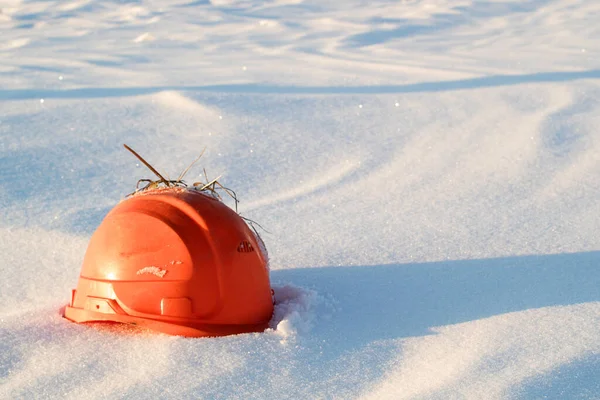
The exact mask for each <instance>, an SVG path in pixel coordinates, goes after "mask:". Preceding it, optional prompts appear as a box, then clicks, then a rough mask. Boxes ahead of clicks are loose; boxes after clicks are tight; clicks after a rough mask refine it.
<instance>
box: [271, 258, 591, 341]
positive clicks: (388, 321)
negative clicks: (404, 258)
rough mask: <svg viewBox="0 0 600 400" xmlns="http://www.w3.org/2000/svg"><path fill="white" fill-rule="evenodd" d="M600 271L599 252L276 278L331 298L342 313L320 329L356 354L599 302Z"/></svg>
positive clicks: (300, 272) (327, 270) (289, 273)
mask: <svg viewBox="0 0 600 400" xmlns="http://www.w3.org/2000/svg"><path fill="white" fill-rule="evenodd" d="M599 265H600V252H587V253H574V254H559V255H540V256H520V257H506V258H494V259H482V260H463V261H443V262H433V263H425V264H404V265H403V264H396V265H379V266H368V267H367V266H365V267H360V266H358V267H324V268H306V269H292V270H278V271H273V272H272V274H271V275H272V279H273V282H275V283H277V282H280V283H292V284H295V285H299V286H302V287H308V288H314V290H316V291H317V292H318V293H320V294H322V295H327V296H332V297H333V298H334V299H335V301H336V302H337V303H339V305H341V307H342V310H341V311H338V312H335V313H334V316H333V318H332V319H331V320H330V321H321V322H320V323H319V324H318V326H317V327H316V328H315V329H316V330H317V331H329V334H333V335H334V336H336V335H340V336H343V337H344V340H343V341H340V342H339V343H336V344H331V345H332V346H334V347H341V348H354V347H362V346H365V345H367V344H369V343H372V342H374V341H377V340H385V339H396V338H403V337H410V336H422V335H428V334H431V331H430V328H432V327H435V326H441V325H449V324H457V323H461V322H467V321H473V320H477V319H481V318H486V317H491V316H494V315H499V314H504V313H509V312H515V311H522V310H527V309H532V308H540V307H548V306H557V305H569V304H577V303H584V302H591V301H600V268H598V266H599ZM323 333H326V332H323ZM329 334H327V333H326V336H329ZM339 350H343V349H339Z"/></svg>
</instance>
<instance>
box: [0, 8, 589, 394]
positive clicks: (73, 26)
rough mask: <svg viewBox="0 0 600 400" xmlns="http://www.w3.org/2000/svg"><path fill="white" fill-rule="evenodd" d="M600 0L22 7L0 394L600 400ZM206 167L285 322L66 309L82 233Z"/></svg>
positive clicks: (4, 176)
mask: <svg viewBox="0 0 600 400" xmlns="http://www.w3.org/2000/svg"><path fill="white" fill-rule="evenodd" d="M599 22H600V3H599V2H598V1H595V0H494V1H479V0H405V1H391V0H390V1H384V0H375V1H361V0H343V1H342V0H339V1H317V0H265V1H258V0H239V1H238V0H212V1H208V0H199V1H194V0H175V1H166V0H155V1H142V0H140V1H134V0H132V1H125V0H121V1H100V0H76V1H41V0H38V1H20V0H0V271H1V273H0V276H1V278H0V398H2V399H21V398H22V399H30V398H67V399H83V398H90V399H92V398H107V399H114V398H132V399H137V398H139V399H141V398H170V399H181V398H203V399H229V398H231V399H355V398H356V399H448V398H466V399H513V398H514V399H534V398H535V399H537V398H548V399H597V398H600V128H599V127H600V23H599ZM123 143H127V144H129V145H130V146H132V147H133V148H134V149H136V150H137V151H138V152H140V153H141V154H142V155H144V156H145V157H146V159H148V160H149V161H150V162H151V163H152V164H153V165H155V166H156V167H157V168H158V169H159V170H160V171H164V172H166V173H168V174H170V175H171V176H176V175H177V174H178V173H179V172H180V171H182V170H183V169H184V168H185V166H187V164H188V163H189V162H191V161H192V160H193V159H194V158H195V157H196V156H197V155H198V154H199V153H200V152H201V150H202V149H203V148H204V147H206V148H207V150H206V153H205V155H204V156H203V157H202V159H201V162H200V164H201V165H200V166H199V167H197V168H196V169H194V170H193V171H192V172H191V173H190V176H189V179H190V180H193V179H195V178H197V177H198V174H199V173H200V171H201V167H206V168H207V171H208V172H209V174H210V175H212V176H213V177H216V176H219V175H223V177H222V178H221V181H222V182H223V183H224V184H226V185H227V186H229V187H231V188H234V189H235V190H236V191H237V193H238V195H239V197H240V199H241V203H240V211H241V212H242V214H243V215H245V216H247V217H249V218H252V219H253V220H256V221H258V222H259V223H260V224H261V225H263V226H264V227H265V228H266V229H267V230H268V231H269V232H270V234H265V235H263V236H264V239H265V242H266V244H267V247H268V249H269V252H270V255H271V267H272V272H271V278H272V281H273V284H274V286H275V287H276V295H277V298H278V300H279V305H278V308H277V311H276V315H275V317H274V321H273V326H274V327H275V329H271V330H269V331H267V332H265V333H261V334H246V335H238V336H231V337H224V338H217V339H191V340H190V339H184V338H178V337H169V336H165V335H159V334H158V335H157V334H135V333H127V332H120V331H111V330H97V329H93V328H89V327H86V326H80V325H76V324H72V323H69V322H67V321H66V320H64V319H62V318H61V317H60V308H61V307H62V306H64V305H65V304H66V303H67V302H68V300H69V296H70V289H71V288H73V287H75V285H76V283H77V278H78V274H79V269H80V265H81V261H82V258H83V254H84V252H85V249H86V246H87V242H88V240H89V238H90V235H91V234H92V232H93V231H94V229H95V228H96V227H97V226H98V224H99V223H100V221H101V220H102V218H103V216H104V215H105V214H106V213H107V212H108V210H110V209H111V208H112V207H113V206H114V205H115V204H116V203H117V202H118V201H119V200H120V199H122V198H123V197H124V196H125V195H126V194H127V193H129V192H131V191H132V189H133V187H134V185H135V182H136V181H137V179H139V178H147V177H151V174H150V173H149V172H148V171H147V170H146V169H145V168H144V167H143V166H142V165H139V163H138V162H136V160H135V159H134V158H133V157H132V156H131V154H129V153H128V152H126V151H125V150H124V149H123V147H122V144H123Z"/></svg>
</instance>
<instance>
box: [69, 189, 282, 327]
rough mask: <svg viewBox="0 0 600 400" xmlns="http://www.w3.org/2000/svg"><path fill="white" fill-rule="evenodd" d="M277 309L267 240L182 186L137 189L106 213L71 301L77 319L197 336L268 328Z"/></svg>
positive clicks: (204, 196) (208, 199)
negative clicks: (140, 190)
mask: <svg viewBox="0 0 600 400" xmlns="http://www.w3.org/2000/svg"><path fill="white" fill-rule="evenodd" d="M272 314H273V300H272V292H271V286H270V281H269V270H268V265H267V254H266V251H265V250H264V247H263V243H262V241H261V239H260V238H259V237H258V236H257V235H256V234H255V233H254V231H253V230H252V229H250V227H249V226H248V225H247V224H246V222H245V221H244V220H243V219H242V218H241V217H240V216H239V215H238V214H237V213H236V212H234V211H233V210H232V209H230V208H229V207H227V205H225V204H224V203H222V202H221V201H220V200H219V199H217V198H214V197H213V196H211V195H209V194H205V193H203V192H200V191H198V190H194V189H187V188H182V187H170V188H165V189H156V190H147V191H144V192H141V193H139V194H136V195H134V196H131V197H129V198H126V199H125V200H123V201H122V202H120V203H119V204H118V205H117V206H115V207H114V208H113V209H112V210H111V211H110V212H109V213H108V215H107V216H106V217H105V219H104V220H103V221H102V223H101V224H100V226H99V227H98V229H97V230H96V232H95V233H94V234H93V236H92V238H91V240H90V243H89V246H88V249H87V251H86V253H85V257H84V261H83V266H82V268H81V275H80V277H79V283H78V285H77V289H74V290H73V291H72V296H71V302H70V304H69V305H68V306H67V307H66V308H65V317H66V318H67V319H69V320H71V321H74V322H96V321H113V322H122V323H126V324H132V325H137V326H140V327H143V328H148V329H152V330H156V331H160V332H163V333H167V334H172V335H180V336H191V337H196V336H222V335H229V334H236V333H243V332H257V331H263V330H265V329H266V328H267V327H268V324H269V320H270V319H271V316H272Z"/></svg>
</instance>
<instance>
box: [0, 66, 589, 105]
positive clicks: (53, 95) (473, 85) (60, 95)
mask: <svg viewBox="0 0 600 400" xmlns="http://www.w3.org/2000/svg"><path fill="white" fill-rule="evenodd" d="M580 79H600V70H598V69H594V70H588V71H565V72H538V73H533V74H523V75H492V76H484V77H479V78H471V79H460V80H453V81H437V82H420V83H409V84H405V85H379V86H278V85H268V84H255V83H247V84H223V85H206V86H148V87H130V88H111V87H107V88H81V89H67V90H47V89H14V90H0V101H7V100H31V99H40V98H43V99H93V98H111V97H130V96H143V95H149V94H153V93H158V92H162V91H181V92H220V93H235V94H241V93H249V94H316V95H317V94H318V95H327V94H337V95H353V94H398V93H430V92H447V91H453V90H468V89H481V88H491V87H502V86H512V85H519V84H527V83H550V82H569V81H574V80H580Z"/></svg>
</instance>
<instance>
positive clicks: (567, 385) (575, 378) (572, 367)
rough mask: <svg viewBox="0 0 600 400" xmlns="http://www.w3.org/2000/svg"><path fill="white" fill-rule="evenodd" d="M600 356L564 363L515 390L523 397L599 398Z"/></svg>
mask: <svg viewBox="0 0 600 400" xmlns="http://www.w3.org/2000/svg"><path fill="white" fill-rule="evenodd" d="M598 371H600V356H598V355H596V356H592V357H588V358H585V359H583V360H580V361H577V362H574V363H572V364H568V365H564V366H561V367H559V368H557V369H556V370H554V371H552V372H551V373H549V374H546V375H543V376H540V377H535V378H534V379H531V380H529V381H527V382H526V383H525V384H524V385H522V387H521V388H519V390H517V391H515V393H514V395H515V396H514V397H516V398H522V399H546V400H562V399H590V400H591V399H597V398H598V396H599V394H600V378H599V377H598Z"/></svg>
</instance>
